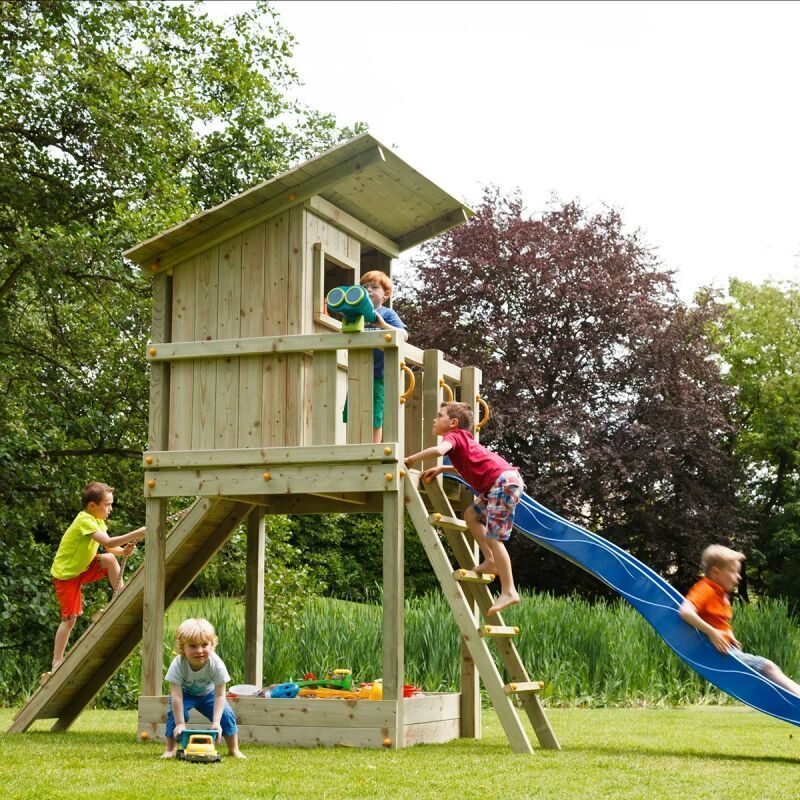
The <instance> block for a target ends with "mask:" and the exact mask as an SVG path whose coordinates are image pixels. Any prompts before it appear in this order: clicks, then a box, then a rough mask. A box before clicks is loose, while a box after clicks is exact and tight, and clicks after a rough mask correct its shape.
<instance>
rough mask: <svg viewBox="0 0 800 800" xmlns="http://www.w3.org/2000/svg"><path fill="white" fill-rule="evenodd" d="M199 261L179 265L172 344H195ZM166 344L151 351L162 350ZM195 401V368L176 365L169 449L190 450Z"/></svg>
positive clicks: (175, 279)
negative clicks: (193, 404)
mask: <svg viewBox="0 0 800 800" xmlns="http://www.w3.org/2000/svg"><path fill="white" fill-rule="evenodd" d="M195 266H196V259H191V260H189V261H185V262H184V263H182V264H179V265H176V267H175V270H174V272H173V275H172V298H173V301H172V336H171V337H170V338H171V340H172V341H173V342H185V341H192V340H193V339H194V338H195V335H194V317H195V276H194V270H195ZM163 347H164V345H163V344H158V345H156V346H155V347H152V348H148V352H150V351H151V350H153V349H155V350H157V351H158V350H161V349H162V348H163ZM193 398H194V364H193V363H192V362H184V363H182V364H173V365H172V368H171V370H170V391H169V401H170V403H169V449H170V450H188V449H191V447H192V403H193Z"/></svg>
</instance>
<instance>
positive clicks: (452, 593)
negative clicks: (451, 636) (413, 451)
mask: <svg viewBox="0 0 800 800" xmlns="http://www.w3.org/2000/svg"><path fill="white" fill-rule="evenodd" d="M418 482H419V473H416V472H412V473H411V474H409V475H408V477H407V478H406V480H405V481H404V483H405V503H406V510H407V511H408V514H409V516H410V517H411V520H412V522H413V523H414V527H415V528H416V530H417V534H418V535H419V538H420V540H421V541H422V545H423V547H424V548H425V552H426V553H427V556H428V559H429V560H430V562H431V565H432V566H433V569H434V572H435V573H436V577H437V578H438V579H439V583H440V584H441V586H442V591H443V592H444V596H445V597H446V598H447V601H448V603H449V604H450V608H451V610H452V612H453V616H454V617H455V620H456V622H457V624H458V627H459V630H460V631H461V636H462V639H463V642H464V644H465V645H466V647H467V650H468V651H469V654H470V657H471V658H472V660H473V662H474V664H475V666H476V668H477V670H478V674H479V675H480V677H481V680H482V681H483V685H484V686H485V687H486V691H487V694H488V695H489V699H490V700H491V702H492V705H493V706H494V709H495V711H496V713H497V716H498V717H499V718H500V723H501V724H502V726H503V730H504V731H505V733H506V736H507V737H508V741H509V743H510V744H511V747H512V749H513V750H514V752H515V753H532V752H533V748H532V747H531V743H530V741H529V740H528V735H527V733H526V731H525V728H524V726H523V724H522V721H521V719H520V717H519V714H518V713H517V709H516V707H515V706H514V703H513V702H512V697H513V696H514V695H516V696H517V697H518V698H519V701H520V705H521V706H522V708H523V709H524V710H525V713H526V714H527V716H528V719H529V720H530V722H531V725H532V726H533V730H534V732H535V733H536V737H537V738H538V740H539V744H540V745H541V746H542V747H544V748H548V749H552V750H560V749H561V745H560V744H559V743H558V738H557V737H556V735H555V732H554V731H553V729H552V727H551V726H550V722H549V720H548V719H547V716H546V715H545V712H544V708H543V707H542V704H541V702H540V700H539V696H538V692H539V690H540V689H541V688H542V683H540V682H539V681H531V680H530V678H529V677H528V673H527V671H526V670H525V666H524V664H523V663H522V659H521V658H520V656H519V653H518V652H517V648H516V647H515V646H514V641H513V638H514V636H515V635H516V634H517V633H518V632H519V629H518V628H511V627H508V626H505V625H503V621H502V619H501V617H500V614H493V615H491V616H488V615H487V612H488V610H489V608H491V606H492V603H493V599H492V595H491V593H490V591H489V587H488V583H489V580H487V579H486V578H485V577H483V576H480V575H478V574H477V573H475V572H474V571H473V569H474V567H475V565H476V564H475V556H474V554H473V548H472V547H471V546H470V544H469V543H468V541H467V539H466V538H465V535H464V534H465V533H466V532H467V526H466V523H465V522H464V521H463V520H460V519H458V518H456V516H455V514H454V512H453V509H452V506H451V505H450V501H449V500H448V499H447V496H446V495H445V493H444V491H443V490H442V487H441V484H440V483H439V482H438V480H437V481H434V482H432V483H431V484H429V485H428V486H427V487H425V489H426V495H427V497H428V500H429V502H430V504H431V506H432V507H433V509H434V513H433V514H430V513H429V512H428V509H427V508H426V506H425V503H424V501H423V499H422V496H421V495H420V493H419V490H418V488H417V485H418ZM436 528H439V529H441V530H442V531H443V532H444V534H445V536H446V538H447V541H448V543H449V544H450V547H451V549H452V551H453V554H454V555H455V558H456V561H457V562H458V569H455V570H454V569H453V566H452V564H451V563H450V559H449V557H448V555H447V552H446V551H445V549H444V547H443V546H442V542H441V541H440V539H439V535H438V534H437V531H436ZM470 541H471V539H470ZM475 604H477V606H478V608H479V609H480V612H481V614H482V615H483V617H484V619H485V621H486V624H484V625H479V624H478V620H477V619H476V617H475V614H474V613H473V610H472V609H473V608H474V605H475ZM490 639H491V640H492V641H493V642H494V645H495V649H496V650H497V652H498V653H499V655H500V658H501V660H502V662H503V666H504V667H505V669H506V672H507V673H508V675H509V677H510V680H509V682H508V684H505V685H504V684H503V679H502V678H501V676H500V672H499V671H498V669H497V665H496V663H495V660H494V658H493V657H492V654H491V652H490V651H489V648H488V646H487V641H488V640H490Z"/></svg>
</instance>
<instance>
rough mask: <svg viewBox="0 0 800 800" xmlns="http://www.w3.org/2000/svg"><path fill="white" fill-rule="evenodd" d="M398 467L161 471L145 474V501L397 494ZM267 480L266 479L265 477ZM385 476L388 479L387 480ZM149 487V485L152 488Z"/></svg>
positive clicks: (352, 465)
mask: <svg viewBox="0 0 800 800" xmlns="http://www.w3.org/2000/svg"><path fill="white" fill-rule="evenodd" d="M399 469H400V468H399V465H397V464H383V465H375V466H372V465H358V464H340V465H336V466H335V467H324V466H313V465H310V466H291V467H285V466H280V467H274V468H273V467H269V468H268V469H267V470H264V469H263V468H250V469H247V468H231V469H196V470H191V471H189V470H161V471H160V472H146V473H145V496H146V497H191V496H195V495H196V496H203V497H217V496H231V495H248V494H251V493H252V494H315V493H316V494H318V493H320V492H326V493H333V492H348V491H354V492H376V491H377V492H379V491H394V492H396V491H398V490H399V488H400V486H401V481H400V476H399ZM265 476H268V477H265ZM387 476H388V478H387ZM151 484H152V485H151Z"/></svg>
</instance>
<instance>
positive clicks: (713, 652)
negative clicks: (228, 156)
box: [445, 475, 800, 725]
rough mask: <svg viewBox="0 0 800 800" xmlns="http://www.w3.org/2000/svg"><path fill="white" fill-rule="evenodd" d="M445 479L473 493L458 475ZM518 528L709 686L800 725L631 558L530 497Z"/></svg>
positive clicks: (799, 706)
mask: <svg viewBox="0 0 800 800" xmlns="http://www.w3.org/2000/svg"><path fill="white" fill-rule="evenodd" d="M445 477H447V478H452V479H454V480H457V481H459V483H463V484H464V485H465V486H467V488H469V489H470V490H471V491H474V490H472V488H471V487H469V486H468V484H466V483H464V481H462V480H460V479H459V478H457V477H455V476H453V475H446V476H445ZM514 526H515V527H516V528H518V529H519V530H520V531H522V533H524V534H525V535H526V536H527V537H528V538H529V539H532V540H533V541H534V542H536V543H537V544H540V545H542V547H546V548H547V549H548V550H552V551H553V552H554V553H556V554H557V555H559V556H561V557H562V558H566V559H567V560H568V561H571V562H572V563H573V564H576V565H577V566H579V567H580V568H581V569H584V570H586V571H587V572H588V573H590V574H591V575H594V576H595V577H596V578H599V579H600V580H601V581H603V583H605V584H606V585H607V586H610V587H611V588H612V589H613V590H614V591H615V592H617V593H618V594H620V595H621V596H622V597H624V598H625V599H626V600H627V601H628V602H629V603H630V604H631V605H632V606H633V607H634V608H635V609H636V610H637V611H638V612H639V613H640V614H641V615H642V616H643V617H644V618H645V619H646V620H647V621H648V622H649V623H650V624H651V625H652V626H653V628H654V629H655V631H656V633H658V635H659V636H660V637H661V638H662V639H663V640H664V641H665V642H666V643H667V644H668V645H669V646H670V647H671V648H672V649H673V650H674V651H675V653H677V655H678V656H680V658H682V659H683V660H684V661H685V662H686V663H687V664H688V665H689V666H690V667H692V668H693V669H695V670H696V671H697V672H699V673H700V674H701V675H702V676H703V677H704V678H705V679H706V680H708V681H710V682H711V683H713V684H715V685H716V686H718V687H719V688H720V689H722V690H723V691H724V692H727V693H728V694H729V695H732V696H733V697H735V698H736V699H737V700H741V701H742V702H743V703H746V704H747V705H749V706H752V707H753V708H755V709H758V710H759V711H763V712H764V713H765V714H770V715H771V716H773V717H777V718H778V719H782V720H784V721H785V722H791V723H792V724H794V725H800V697H798V696H797V695H795V694H792V693H791V692H787V691H786V690H785V689H783V688H782V687H780V686H777V685H776V684H775V683H773V682H772V681H771V680H769V679H768V678H765V677H764V676H763V675H761V674H759V673H758V672H756V671H755V670H752V669H750V667H748V666H747V665H746V664H743V663H742V662H741V661H740V660H739V658H738V657H737V655H736V651H735V650H732V651H731V653H730V655H724V654H722V653H720V652H719V651H718V650H717V649H716V648H715V647H714V646H713V645H712V644H711V642H710V641H709V640H708V637H707V636H705V635H703V634H702V633H700V632H699V631H697V630H695V629H694V628H693V627H691V626H690V625H687V624H686V623H685V622H684V621H683V620H682V619H681V618H680V617H679V616H678V608H679V607H680V605H681V603H682V602H683V597H682V596H681V594H680V593H679V592H678V591H676V590H675V589H674V588H673V587H672V586H670V585H669V584H668V583H667V582H666V581H665V580H664V579H663V578H662V577H661V576H660V575H658V574H657V573H656V572H654V571H653V570H651V569H650V568H649V567H646V566H645V565H644V564H642V562H641V561H638V560H637V559H635V558H634V557H633V556H632V555H630V553H627V552H625V550H622V549H621V548H619V547H617V546H616V545H615V544H612V543H611V542H609V541H607V540H606V539H603V537H602V536H598V535H597V534H594V533H589V531H587V530H584V529H583V528H581V527H579V526H578V525H573V524H572V523H571V522H567V521H566V520H565V519H563V518H562V517H559V516H558V515H557V514H554V513H553V512H552V511H548V509H546V508H545V507H544V506H543V505H541V504H540V503H537V502H536V501H535V500H534V499H533V498H531V497H529V496H528V495H527V494H523V495H522V499H521V500H520V503H519V505H518V506H517V510H516V514H515V516H514ZM779 666H780V665H779Z"/></svg>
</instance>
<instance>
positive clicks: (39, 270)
mask: <svg viewBox="0 0 800 800" xmlns="http://www.w3.org/2000/svg"><path fill="white" fill-rule="evenodd" d="M201 10H202V9H201V6H200V4H197V3H196V4H174V3H166V2H160V1H158V0H149V1H148V2H137V1H132V2H128V1H127V0H126V2H67V0H47V2H44V0H42V2H35V1H34V0H22V1H20V2H3V3H0V463H2V466H3V469H2V472H1V473H0V509H2V512H0V515H1V518H0V543H1V544H2V546H3V549H4V552H5V553H6V557H5V558H4V559H3V560H2V565H1V566H0V587H2V586H4V585H5V584H6V583H7V582H9V581H10V582H11V583H12V584H13V583H14V581H15V578H14V576H13V575H12V574H11V567H10V564H12V563H13V559H10V558H8V554H9V553H16V554H17V555H18V561H19V563H25V562H26V558H27V557H28V555H29V554H30V555H31V556H33V554H37V555H36V557H35V558H33V557H32V560H31V563H36V564H38V563H39V561H40V560H42V559H40V558H39V556H38V552H39V551H38V550H36V544H37V543H41V544H44V545H47V546H49V547H50V548H52V546H53V545H54V544H55V542H56V541H57V540H58V537H59V536H60V534H61V533H62V531H63V530H64V528H65V527H66V525H67V524H68V523H69V521H70V519H71V518H72V516H73V515H74V514H75V513H76V511H77V510H78V508H77V501H78V497H79V491H80V488H81V486H82V485H83V484H84V483H85V482H86V481H87V480H89V479H91V478H97V479H101V480H104V481H106V482H108V483H111V484H112V485H115V486H116V487H118V491H117V507H116V512H115V519H114V522H115V523H116V524H114V526H113V528H114V529H115V530H121V529H125V528H128V527H131V526H134V525H136V524H141V520H142V517H143V500H142V492H141V472H140V461H139V457H140V453H141V450H142V449H143V447H144V445H145V433H146V429H147V424H146V409H147V380H148V377H147V369H146V365H145V362H144V358H143V352H144V344H145V342H146V340H147V331H148V327H149V284H148V282H147V281H146V280H145V279H143V278H142V276H141V275H140V274H139V271H138V270H135V269H132V268H131V266H130V265H129V264H127V263H125V261H124V260H123V259H122V257H121V255H120V253H121V251H122V250H124V249H125V248H126V247H129V246H130V245H132V244H134V243H135V242H137V241H141V240H142V239H144V238H147V237H148V236H151V235H153V234H155V233H157V232H159V231H160V230H163V229H164V228H166V227H168V226H170V225H172V224H174V223H176V222H178V221H180V220H183V219H185V218H187V217H188V216H190V215H191V214H193V213H195V212H197V211H198V210H200V209H203V208H206V207H209V206H211V205H214V204H215V203H218V202H219V201H221V200H223V199H225V198H227V197H229V196H231V195H233V194H235V193H237V192H239V191H241V190H243V189H244V188H246V187H248V186H250V185H252V184H254V183H257V182H260V181H263V180H265V179H267V178H269V177H271V176H272V175H274V174H275V173H276V172H279V171H282V170H284V169H286V168H288V167H289V166H290V165H291V164H292V163H293V162H296V161H297V160H300V159H303V158H306V157H310V156H311V155H313V154H315V153H317V152H319V151H321V150H324V149H326V148H328V147H330V146H331V145H332V144H334V143H335V142H336V141H337V140H338V139H339V138H341V137H342V136H343V135H349V132H347V131H341V130H340V129H338V128H337V127H336V125H335V122H334V120H333V118H332V117H330V116H327V115H324V114H320V113H317V112H315V111H313V110H311V109H308V108H304V107H301V106H299V105H298V104H296V103H294V102H291V101H290V100H289V99H287V93H288V91H289V90H290V89H291V88H292V87H293V86H294V85H295V84H296V83H297V76H296V74H295V72H294V70H293V68H292V65H291V46H292V37H291V35H290V34H289V33H288V32H287V31H286V30H285V29H283V27H282V26H281V24H280V22H279V20H278V19H277V17H276V15H275V13H274V12H273V11H272V10H271V9H270V7H269V6H268V4H266V3H258V4H257V5H256V6H255V7H254V8H253V10H251V11H249V12H247V13H244V14H240V15H238V16H235V17H232V18H231V19H230V20H229V21H227V22H226V23H225V24H224V25H219V24H217V23H215V22H213V21H212V20H210V19H209V18H208V17H207V16H205V15H204V14H202V13H201ZM39 577H40V581H41V582H42V586H44V587H45V588H44V589H42V591H44V592H47V591H49V589H48V588H47V574H46V571H45V572H44V574H41V575H40V576H39ZM23 590H24V591H25V592H28V591H29V587H28V588H25V587H23ZM25 596H26V597H28V598H29V600H30V601H31V602H30V603H28V604H27V605H25V604H23V606H22V607H21V608H20V610H19V613H18V614H17V615H16V616H15V617H13V618H9V617H7V616H6V617H3V620H2V624H1V625H0V640H2V642H4V643H5V642H15V643H16V646H26V647H27V648H28V649H29V650H30V649H32V648H31V646H30V645H31V643H32V642H34V641H39V642H41V641H43V637H44V638H49V637H50V636H51V635H52V623H50V624H46V623H43V621H42V620H44V619H45V618H46V617H47V613H45V611H43V610H41V609H43V608H44V607H45V606H46V605H47V603H48V602H49V601H46V600H45V599H44V597H43V596H39V597H37V598H36V599H35V600H34V598H32V597H30V595H28V594H26V595H25ZM27 607H30V608H31V609H32V610H31V612H30V613H26V610H25V609H26V608H27ZM40 610H41V611H40ZM43 625H46V627H45V628H43ZM20 631H21V632H22V634H20ZM20 636H22V640H21V641H20Z"/></svg>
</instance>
